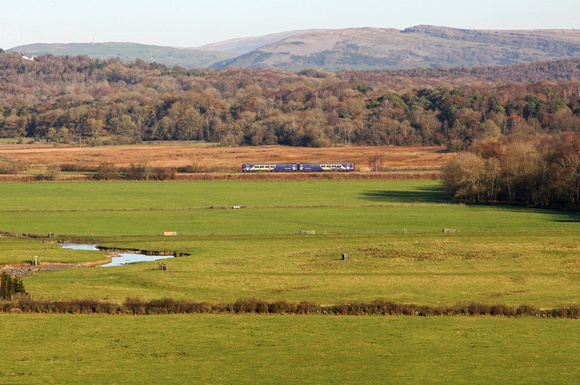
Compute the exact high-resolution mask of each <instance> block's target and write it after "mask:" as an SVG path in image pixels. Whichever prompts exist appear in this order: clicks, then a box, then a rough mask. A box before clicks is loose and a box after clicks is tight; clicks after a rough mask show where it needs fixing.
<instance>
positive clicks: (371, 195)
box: [361, 186, 452, 203]
mask: <svg viewBox="0 0 580 385" xmlns="http://www.w3.org/2000/svg"><path fill="white" fill-rule="evenodd" d="M361 195H362V196H363V198H364V199H367V200H369V201H373V202H392V203H452V200H451V195H450V194H448V193H447V192H445V189H444V188H443V187H438V186H433V187H421V188H417V189H413V190H407V191H393V190H370V191H363V192H362V193H361Z"/></svg>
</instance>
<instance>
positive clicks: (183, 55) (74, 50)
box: [8, 43, 236, 68]
mask: <svg viewBox="0 0 580 385" xmlns="http://www.w3.org/2000/svg"><path fill="white" fill-rule="evenodd" d="M8 52H21V53H23V54H26V55H27V56H41V55H46V54H52V55H54V56H65V55H69V56H76V55H86V56H89V57H93V58H99V59H108V58H112V57H118V58H120V59H121V60H123V61H129V60H135V59H142V60H145V61H150V62H156V63H160V64H165V65H168V66H172V65H180V66H182V67H185V68H195V67H208V66H210V65H212V64H214V63H216V62H218V61H223V60H225V59H229V58H232V57H235V56H236V55H235V54H231V53H227V52H217V51H204V50H198V49H187V48H173V47H163V46H156V45H145V44H136V43H70V44H29V45H21V46H18V47H14V48H11V49H9V50H8Z"/></svg>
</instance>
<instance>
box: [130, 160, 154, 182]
mask: <svg viewBox="0 0 580 385" xmlns="http://www.w3.org/2000/svg"><path fill="white" fill-rule="evenodd" d="M152 176H153V172H152V170H151V167H149V166H148V165H147V164H138V165H136V164H133V163H131V166H129V169H128V170H127V176H126V177H127V179H129V180H149V179H151V177H152Z"/></svg>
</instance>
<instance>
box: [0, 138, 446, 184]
mask: <svg viewBox="0 0 580 385" xmlns="http://www.w3.org/2000/svg"><path fill="white" fill-rule="evenodd" d="M443 150H444V148H443V147H436V146H430V147H427V146H425V147H420V146H419V147H386V146H380V147H330V148H305V147H284V146H260V147H210V146H208V147H201V146H200V145H199V144H192V143H147V144H141V145H131V146H107V147H55V146H51V145H46V144H42V145H41V144H24V145H0V159H2V160H4V161H6V162H10V163H12V164H16V165H18V166H20V167H22V168H24V169H27V170H29V171H30V170H39V171H42V170H45V169H46V168H48V167H50V166H61V165H65V164H66V165H78V166H79V167H83V168H93V169H95V168H97V167H98V166H99V164H101V163H104V162H111V163H113V164H115V165H116V166H117V167H121V168H127V167H129V166H130V165H131V164H147V165H149V166H150V167H175V168H178V167H188V166H193V165H195V167H196V168H197V170H198V171H200V172H203V173H204V174H206V173H210V174H211V173H238V172H240V171H241V165H242V163H307V162H354V163H355V165H356V169H357V171H361V172H370V171H371V167H370V165H369V161H370V159H371V157H373V156H376V155H381V156H382V169H383V171H385V172H387V173H396V174H400V173H401V172H409V171H413V172H414V173H418V174H421V173H425V172H429V174H432V172H437V171H438V170H439V169H440V168H441V166H443V165H444V164H445V163H446V162H447V161H448V160H449V158H450V156H452V154H448V153H444V152H443ZM203 178H210V176H208V175H206V176H201V175H200V176H199V178H198V179H203ZM428 178H430V176H428Z"/></svg>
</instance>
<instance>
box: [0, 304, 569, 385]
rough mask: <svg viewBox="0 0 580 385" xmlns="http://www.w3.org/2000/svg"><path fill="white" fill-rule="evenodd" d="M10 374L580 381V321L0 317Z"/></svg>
mask: <svg viewBox="0 0 580 385" xmlns="http://www.w3.org/2000/svg"><path fill="white" fill-rule="evenodd" d="M0 322H1V323H2V325H3V331H2V335H3V342H4V344H6V345H7V346H10V349H6V351H5V352H4V353H3V354H2V356H1V357H0V368H1V369H0V381H1V382H3V383H44V384H50V383H58V384H66V383H81V382H82V383H91V384H115V383H119V384H120V383H123V384H132V383H135V384H137V383H139V384H141V383H143V381H144V379H147V382H148V383H155V384H157V383H167V384H173V383H179V384H183V383H190V384H191V383H218V384H223V383H230V384H231V383H244V384H249V383H252V384H254V383H276V384H286V383H287V384H296V383H306V384H321V383H325V384H326V383H328V384H344V383H364V384H408V383H441V384H443V383H445V384H448V383H454V384H473V383H512V384H518V383H530V382H532V383H574V382H576V381H577V380H578V378H580V367H579V366H578V362H579V357H578V350H577V347H578V344H580V333H579V332H578V321H576V320H562V319H534V318H528V317H525V318H512V319H509V318H464V317H451V318H449V317H440V318H437V317H436V318H420V317H375V316H370V317H334V316H332V317H331V316H259V315H251V316H223V315H194V316H191V315H180V316H172V315H167V316H151V317H138V316H137V317H135V316H133V317H132V316H99V315H92V316H67V315H25V316H23V315H6V314H4V315H0Z"/></svg>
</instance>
